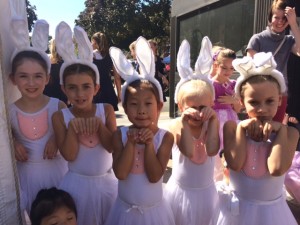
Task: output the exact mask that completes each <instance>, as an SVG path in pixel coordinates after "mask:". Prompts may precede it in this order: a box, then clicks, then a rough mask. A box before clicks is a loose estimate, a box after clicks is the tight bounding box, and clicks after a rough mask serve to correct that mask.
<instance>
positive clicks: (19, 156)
mask: <svg viewBox="0 0 300 225" xmlns="http://www.w3.org/2000/svg"><path fill="white" fill-rule="evenodd" d="M14 147H15V157H16V160H17V161H20V162H26V161H27V160H28V153H27V151H26V149H25V147H24V146H23V145H22V144H20V143H19V142H17V141H16V140H14Z"/></svg>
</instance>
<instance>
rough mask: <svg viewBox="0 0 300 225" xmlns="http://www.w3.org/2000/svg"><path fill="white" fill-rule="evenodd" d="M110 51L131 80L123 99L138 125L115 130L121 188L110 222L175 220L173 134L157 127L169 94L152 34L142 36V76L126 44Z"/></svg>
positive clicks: (137, 224) (139, 224) (159, 224)
mask: <svg viewBox="0 0 300 225" xmlns="http://www.w3.org/2000/svg"><path fill="white" fill-rule="evenodd" d="M110 55H111V57H112V59H113V61H114V64H115V66H116V68H117V70H118V72H119V74H121V76H122V77H123V78H124V80H125V81H126V82H125V83H124V85H123V87H122V95H121V99H122V103H123V107H124V110H125V113H126V114H127V116H128V119H129V120H130V122H131V123H132V125H131V126H129V127H122V128H121V129H120V130H119V131H117V132H116V133H115V134H114V139H113V146H114V152H113V169H114V171H115V174H116V176H117V178H118V179H119V190H118V198H117V200H116V202H115V204H114V207H113V209H112V211H111V213H110V216H109V218H108V221H107V223H106V225H123V224H132V225H133V224H134V225H153V224H156V225H172V224H174V219H173V214H172V212H171V209H170V208H169V207H168V206H167V204H166V202H165V201H164V200H163V190H162V177H163V174H164V172H165V169H166V166H167V163H168V160H169V157H170V152H171V147H172V144H173V136H172V134H171V133H169V132H167V131H165V130H163V129H159V128H158V127H157V122H158V117H159V113H160V111H161V109H162V106H163V96H162V90H161V86H160V84H159V82H158V81H157V80H155V78H154V73H155V68H154V63H155V62H154V55H153V53H152V52H151V49H150V46H149V44H148V42H147V40H146V39H144V38H142V37H140V38H139V39H138V40H137V43H136V55H137V60H138V63H139V66H140V72H141V75H140V76H139V75H138V74H137V72H136V71H135V70H134V68H133V67H132V65H131V63H130V62H129V61H128V60H127V59H126V57H125V55H124V54H123V53H122V51H121V50H120V49H117V48H111V49H110Z"/></svg>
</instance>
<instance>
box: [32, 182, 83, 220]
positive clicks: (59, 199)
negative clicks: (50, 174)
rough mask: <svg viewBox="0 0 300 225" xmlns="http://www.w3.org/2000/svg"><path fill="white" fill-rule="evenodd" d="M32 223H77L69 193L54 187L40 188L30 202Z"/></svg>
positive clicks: (73, 204)
mask: <svg viewBox="0 0 300 225" xmlns="http://www.w3.org/2000/svg"><path fill="white" fill-rule="evenodd" d="M30 220H31V223H32V225H51V224H68V225H76V224H77V222H76V221H77V210H76V205H75V202H74V200H73V198H72V197H71V195H70V194H69V193H68V192H66V191H63V190H60V189H57V188H55V187H53V188H49V189H42V190H40V191H39V193H38V194H37V196H36V198H35V200H34V201H33V203H32V206H31V211H30Z"/></svg>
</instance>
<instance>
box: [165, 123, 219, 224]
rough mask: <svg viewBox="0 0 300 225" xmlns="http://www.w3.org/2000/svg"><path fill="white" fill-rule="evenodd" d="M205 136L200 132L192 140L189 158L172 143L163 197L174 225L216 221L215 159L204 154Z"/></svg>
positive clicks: (214, 222) (212, 222)
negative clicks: (168, 173) (169, 175)
mask: <svg viewBox="0 0 300 225" xmlns="http://www.w3.org/2000/svg"><path fill="white" fill-rule="evenodd" d="M206 125H207V123H206ZM205 133H206V129H203V132H202V133H201V135H200V137H199V138H198V139H195V140H194V146H195V147H194V154H193V158H191V159H190V158H187V157H186V156H184V155H183V154H182V153H181V152H180V150H179V148H178V146H177V145H176V144H174V146H173V149H172V159H173V168H172V175H171V177H170V179H169V181H168V183H167V185H166V187H165V197H166V199H167V201H168V202H169V204H170V205H171V208H172V211H173V214H174V216H175V222H176V225H187V224H188V225H214V224H216V222H217V219H218V213H219V201H218V194H217V190H216V187H215V184H214V179H213V172H214V162H215V159H214V158H215V157H209V156H207V154H206V150H205V146H204V142H205Z"/></svg>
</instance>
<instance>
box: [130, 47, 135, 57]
mask: <svg viewBox="0 0 300 225" xmlns="http://www.w3.org/2000/svg"><path fill="white" fill-rule="evenodd" d="M130 54H131V56H132V58H133V59H136V54H135V49H133V48H132V49H130Z"/></svg>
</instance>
